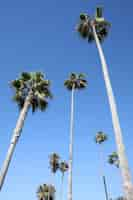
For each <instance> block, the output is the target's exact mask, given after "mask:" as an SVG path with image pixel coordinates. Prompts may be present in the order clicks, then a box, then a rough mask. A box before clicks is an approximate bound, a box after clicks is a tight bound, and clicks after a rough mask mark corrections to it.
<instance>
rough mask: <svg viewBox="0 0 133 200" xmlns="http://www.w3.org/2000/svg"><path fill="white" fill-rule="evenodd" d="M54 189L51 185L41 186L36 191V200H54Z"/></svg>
mask: <svg viewBox="0 0 133 200" xmlns="http://www.w3.org/2000/svg"><path fill="white" fill-rule="evenodd" d="M55 192H56V190H55V187H54V186H53V185H48V184H43V185H40V186H39V188H38V190H37V197H38V200H54V195H55Z"/></svg>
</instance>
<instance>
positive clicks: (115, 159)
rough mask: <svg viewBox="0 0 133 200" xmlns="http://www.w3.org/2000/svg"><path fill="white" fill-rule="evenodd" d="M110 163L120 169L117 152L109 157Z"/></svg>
mask: <svg viewBox="0 0 133 200" xmlns="http://www.w3.org/2000/svg"><path fill="white" fill-rule="evenodd" d="M108 163H109V164H111V165H115V166H116V167H118V168H119V164H120V161H119V157H118V154H117V152H115V151H114V152H112V154H110V155H109V156H108Z"/></svg>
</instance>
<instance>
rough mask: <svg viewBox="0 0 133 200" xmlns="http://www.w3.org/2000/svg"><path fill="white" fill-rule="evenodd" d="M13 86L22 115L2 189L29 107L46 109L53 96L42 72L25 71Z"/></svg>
mask: <svg viewBox="0 0 133 200" xmlns="http://www.w3.org/2000/svg"><path fill="white" fill-rule="evenodd" d="M11 86H12V87H13V89H14V90H15V95H14V97H13V99H14V101H15V102H16V103H17V104H18V106H19V108H20V115H19V118H18V121H17V124H16V127H15V129H14V131H13V136H12V139H11V142H10V146H9V149H8V152H7V155H6V159H5V161H4V163H3V167H2V169H1V172H0V189H1V188H2V185H3V183H4V179H5V176H6V173H7V171H8V168H9V164H10V162H11V159H12V156H13V152H14V150H15V147H16V144H17V142H18V139H19V137H20V135H21V132H22V128H23V126H24V121H25V119H26V115H27V113H28V111H29V109H30V108H32V111H33V112H35V111H36V110H37V109H40V110H41V111H44V110H45V109H46V107H47V105H48V102H47V99H48V98H49V97H51V92H50V90H49V86H50V82H49V80H46V79H45V76H44V75H43V74H42V73H41V72H33V73H27V72H23V73H22V74H21V75H20V77H19V78H18V79H16V80H14V81H12V82H11Z"/></svg>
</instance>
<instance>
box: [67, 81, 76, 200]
mask: <svg viewBox="0 0 133 200" xmlns="http://www.w3.org/2000/svg"><path fill="white" fill-rule="evenodd" d="M74 91H75V86H74V85H73V88H72V95H71V116H70V117H71V118H70V143H69V169H68V200H72V167H73V131H74Z"/></svg>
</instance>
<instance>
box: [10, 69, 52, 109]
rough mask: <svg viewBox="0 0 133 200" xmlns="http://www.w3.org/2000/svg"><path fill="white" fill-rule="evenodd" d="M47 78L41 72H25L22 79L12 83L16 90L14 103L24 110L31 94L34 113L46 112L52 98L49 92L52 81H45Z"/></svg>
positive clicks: (21, 76)
mask: <svg viewBox="0 0 133 200" xmlns="http://www.w3.org/2000/svg"><path fill="white" fill-rule="evenodd" d="M44 78H45V76H44V75H43V74H42V73H41V72H32V73H28V72H23V73H22V74H21V75H20V77H19V78H18V79H16V80H13V81H12V82H11V85H12V87H13V88H14V89H15V95H14V97H13V99H14V101H15V102H16V103H17V104H18V106H19V108H20V109H22V108H23V106H24V103H25V100H26V98H27V96H28V95H29V93H30V94H31V97H30V103H31V107H32V111H33V112H35V111H36V110H37V109H40V110H42V111H43V110H45V109H46V107H47V105H48V102H47V98H49V97H52V95H51V92H50V90H49V86H50V81H49V80H45V79H44Z"/></svg>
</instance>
